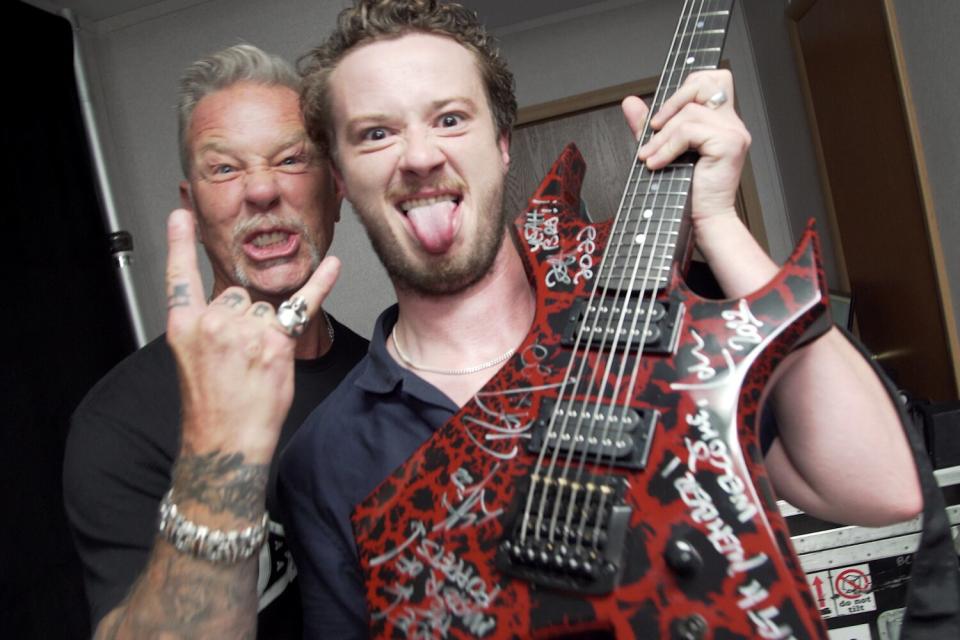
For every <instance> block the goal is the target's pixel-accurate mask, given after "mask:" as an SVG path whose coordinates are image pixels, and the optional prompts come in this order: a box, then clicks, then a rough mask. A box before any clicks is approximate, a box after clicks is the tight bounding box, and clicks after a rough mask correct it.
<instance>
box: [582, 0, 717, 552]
mask: <svg viewBox="0 0 960 640" xmlns="http://www.w3.org/2000/svg"><path fill="white" fill-rule="evenodd" d="M702 12H703V4H702V3H701V4H700V5H699V7H698V11H697V15H696V17H695V18H694V17H693V13H691V14H689V15H688V16H686V19H683V20H681V26H682V33H681V37H680V39H681V45H682V43H683V41H684V35H685V34H689V38H687V40H686V42H687V48H686V51H682V48H683V47H682V46H681V47H679V48H678V49H677V51H675V52H673V54H672V55H673V56H674V57H673V59H672V62H671V65H670V73H669V77H668V78H667V80H666V82H665V83H664V86H663V90H664V91H663V95H662V99H663V100H666V99H669V97H670V96H671V95H672V94H673V93H674V92H675V90H676V88H678V87H679V86H680V85H681V84H682V82H683V81H684V80H685V78H686V75H688V74H687V72H686V71H687V67H686V62H683V63H681V62H680V61H681V59H682V60H684V61H686V60H687V59H688V58H690V54H691V52H692V49H693V47H694V45H695V44H697V33H696V30H695V29H692V26H693V25H694V24H697V23H699V21H700V19H701V18H702ZM691 18H692V19H691ZM675 73H676V75H677V76H678V77H677V78H676V79H675V78H674V75H675ZM656 103H659V100H655V104H656ZM658 106H662V104H660V105H658ZM656 108H658V107H654V108H653V109H652V111H654V112H655V110H656ZM639 171H640V175H639V176H638V177H637V182H636V183H635V186H634V194H633V197H632V202H631V207H630V208H629V209H628V221H627V223H626V224H625V225H624V226H627V224H629V212H631V211H634V210H635V208H634V207H633V206H632V205H633V203H634V202H635V201H636V196H637V193H638V191H639V189H640V185H641V181H642V180H643V179H644V177H645V176H648V175H649V176H650V177H648V178H647V180H646V185H647V187H646V190H645V193H644V196H643V205H642V206H641V207H640V210H641V211H647V210H648V206H649V207H650V209H649V210H650V211H657V212H658V213H659V214H660V215H658V216H657V222H656V232H655V233H654V234H653V242H652V249H651V251H650V255H649V256H648V258H647V260H645V261H644V260H643V258H644V249H645V248H646V244H647V239H648V238H650V236H651V233H650V227H651V224H652V216H651V218H644V217H643V216H642V215H641V217H640V218H637V219H636V223H635V227H634V229H633V231H632V237H633V238H635V239H639V238H640V237H642V238H643V241H641V242H639V244H640V245H641V248H640V250H639V252H638V254H637V257H636V261H635V262H634V264H633V269H632V272H631V274H630V278H629V280H628V283H629V285H628V287H627V290H626V294H625V295H624V296H623V299H624V303H623V308H622V311H621V313H620V317H619V320H618V327H617V330H616V331H615V332H614V341H616V340H617V338H618V337H619V336H620V335H623V334H622V328H623V324H624V321H625V320H626V319H627V317H628V316H630V315H631V303H632V301H633V297H634V290H633V289H634V283H636V281H637V271H638V269H639V268H640V266H641V264H645V267H646V268H645V270H644V274H643V280H642V283H641V285H640V286H639V287H637V290H636V305H635V307H634V309H635V311H636V312H634V313H632V322H630V330H629V331H627V332H626V334H625V338H624V340H623V344H622V349H621V353H620V354H619V362H620V367H619V371H618V372H617V374H616V376H614V377H613V380H615V384H614V389H613V391H612V393H609V394H608V393H606V387H607V384H608V381H609V380H610V379H611V376H610V374H609V370H610V367H611V365H612V364H613V363H612V360H613V359H614V358H615V354H614V353H611V357H610V360H611V362H608V363H607V366H608V371H607V372H605V374H604V376H603V378H602V381H603V386H602V387H601V388H600V389H597V390H596V392H595V393H596V396H597V398H598V401H597V409H599V408H600V405H601V402H602V399H603V398H604V397H609V398H610V399H611V401H610V402H609V403H608V405H607V406H608V408H607V410H606V416H605V418H604V419H603V421H602V426H601V431H602V435H601V437H600V438H599V440H601V441H602V442H606V441H609V440H612V441H614V442H616V441H619V440H621V439H622V437H623V430H624V425H625V424H626V422H625V419H626V416H627V414H628V413H629V411H630V407H629V404H628V403H623V404H622V407H623V409H622V410H621V414H620V419H619V421H618V423H617V425H616V427H615V430H616V432H617V433H616V436H615V437H614V438H612V439H611V438H610V437H609V436H610V430H611V424H612V423H613V421H612V420H611V418H612V416H613V414H614V411H615V408H616V406H617V403H616V401H615V400H616V399H617V398H618V397H619V396H620V389H621V385H622V382H623V380H624V377H625V376H624V371H625V368H626V365H627V363H628V361H629V359H630V357H629V356H630V354H631V351H632V348H633V341H634V337H635V336H636V335H637V334H636V333H635V330H636V326H637V321H638V319H639V318H640V317H643V318H644V320H643V329H642V331H641V332H640V334H639V337H638V338H636V339H637V342H638V343H639V345H638V351H637V355H636V357H635V365H634V370H633V376H632V379H631V384H630V385H628V387H627V388H628V389H630V394H629V397H632V394H633V392H634V387H635V383H636V376H637V373H638V372H639V370H640V366H641V362H642V360H643V347H644V343H645V341H646V336H647V333H648V331H649V329H650V325H651V323H652V319H653V310H654V308H655V305H656V303H657V298H658V295H659V292H660V288H661V284H662V282H663V278H664V277H667V273H666V271H667V262H668V260H669V259H670V258H671V257H672V256H671V253H669V252H667V251H661V252H660V253H659V256H660V260H659V264H657V265H656V268H653V267H654V264H655V262H656V256H657V247H659V246H661V239H662V236H663V233H664V225H665V223H667V224H668V226H672V225H673V223H675V222H676V220H675V218H672V217H670V216H668V215H665V214H666V213H667V212H669V209H667V206H666V205H667V204H668V203H669V202H670V201H671V199H672V198H674V197H676V196H675V194H677V193H679V192H680V189H678V184H679V183H682V180H683V177H681V178H680V179H679V180H678V179H677V177H676V176H677V174H678V173H679V174H681V176H683V175H689V174H690V173H692V172H690V171H689V168H688V165H687V164H686V163H681V164H678V163H671V164H670V165H668V166H667V167H664V168H663V169H660V170H657V171H649V170H647V169H646V166H645V165H640V167H639ZM664 187H665V189H664ZM687 192H688V193H689V189H687ZM678 199H679V198H678ZM651 201H652V202H651ZM641 227H643V230H642V235H638V234H639V232H640V228H641ZM665 244H666V245H667V246H670V243H669V242H667V243H665ZM630 248H631V250H630V251H629V252H628V260H627V261H626V263H627V264H629V262H630V261H631V260H633V257H632V253H633V252H632V248H633V245H630ZM672 248H674V249H675V247H672ZM671 262H672V261H671ZM625 271H626V267H624V269H623V271H622V272H621V282H620V290H622V284H623V280H624V277H625V275H626V274H625ZM651 271H652V272H653V276H652V284H651ZM670 275H671V276H672V273H671V274H670ZM645 300H647V301H648V302H647V303H646V304H644V301H645ZM644 307H645V309H644ZM641 310H644V311H645V312H644V313H642V314H641V313H639V312H640V311H641ZM615 343H616V342H615ZM596 413H597V411H594V412H593V416H592V417H591V420H592V421H593V424H592V425H591V430H593V428H595V423H596V417H595V416H596ZM586 457H587V456H584V457H581V459H580V465H579V468H578V475H579V474H582V473H583V470H584V467H585V464H586ZM607 457H608V463H607V472H608V473H609V472H610V471H612V470H613V467H614V466H615V461H616V454H615V452H611V454H610V455H609V456H607ZM595 458H596V460H595V465H596V466H598V467H600V466H602V464H603V458H604V453H603V449H602V448H600V449H598V450H597V451H596V456H595ZM610 497H611V496H610V492H608V491H601V492H600V493H599V495H598V504H597V506H596V509H593V508H592V507H591V506H590V505H588V508H587V509H584V510H583V511H582V512H581V520H580V525H579V527H578V531H577V540H583V538H584V532H585V527H586V525H587V524H588V523H587V516H588V515H589V514H590V513H591V512H596V513H597V514H603V513H604V507H605V506H606V502H607V500H608V499H610ZM601 526H602V520H601V518H599V517H597V518H595V519H594V522H593V532H592V535H591V536H590V537H589V539H590V541H591V546H592V547H593V548H594V549H596V548H597V547H598V544H599V542H598V541H599V535H598V534H599V532H600V527H601Z"/></svg>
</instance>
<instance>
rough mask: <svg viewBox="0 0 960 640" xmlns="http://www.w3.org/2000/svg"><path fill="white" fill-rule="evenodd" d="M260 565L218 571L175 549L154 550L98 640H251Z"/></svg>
mask: <svg viewBox="0 0 960 640" xmlns="http://www.w3.org/2000/svg"><path fill="white" fill-rule="evenodd" d="M256 577H257V563H256V561H255V560H253V559H251V560H247V561H244V562H241V563H238V564H236V565H214V564H210V563H207V562H203V561H200V560H197V559H195V558H192V557H191V556H189V555H185V554H182V553H180V552H178V551H176V550H174V549H173V548H172V547H166V546H164V547H158V548H155V549H154V553H153V555H152V556H151V559H150V562H149V563H148V564H147V568H146V570H145V571H144V573H143V575H141V577H140V579H139V580H138V581H137V583H136V584H135V585H134V587H133V589H132V590H131V591H130V594H129V595H128V597H127V599H126V600H125V601H124V602H123V603H122V604H121V605H120V606H119V607H118V608H117V609H115V610H114V611H112V612H111V613H110V614H109V615H108V616H106V617H105V618H104V620H103V621H102V622H101V623H100V625H99V627H98V629H97V634H96V636H95V637H96V638H98V639H99V638H201V637H204V638H205V637H217V638H248V637H249V638H252V637H254V635H255V631H256V611H257V598H256V588H255V585H256Z"/></svg>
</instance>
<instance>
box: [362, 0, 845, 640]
mask: <svg viewBox="0 0 960 640" xmlns="http://www.w3.org/2000/svg"><path fill="white" fill-rule="evenodd" d="M685 5H690V6H691V7H692V8H690V9H688V8H687V7H685V10H684V11H685V17H682V18H681V26H680V28H678V34H680V35H678V38H679V40H675V43H674V48H675V49H677V51H676V52H672V53H671V55H672V56H674V58H675V59H680V58H679V57H678V56H683V55H685V56H686V57H684V58H683V59H684V60H689V57H690V55H691V53H690V51H691V50H693V49H694V47H692V46H691V45H690V43H687V44H686V45H685V44H684V42H683V38H682V34H683V33H697V32H698V30H699V31H702V32H704V33H705V32H708V31H709V32H711V33H712V32H716V31H717V29H718V28H717V26H716V25H717V24H718V23H720V22H722V27H723V28H725V26H726V21H727V20H726V19H727V16H728V15H729V9H730V6H731V5H732V0H708V1H707V2H700V3H697V2H686V3H685ZM698 5H699V8H698ZM690 11H696V12H697V13H694V14H689V13H688V12H690ZM697 25H699V26H697ZM719 44H720V45H722V35H721V36H720V43H719ZM700 48H705V49H706V48H716V47H697V48H696V49H698V50H699V49H700ZM669 60H670V59H668V69H669V68H670V62H669ZM718 60H719V48H717V51H716V54H715V59H714V60H712V61H703V62H702V65H707V64H710V63H712V64H713V65H714V66H715V65H716V62H717V61H718ZM688 66H691V65H688ZM698 68H706V67H705V66H700V67H698ZM688 70H689V69H685V71H688ZM684 77H685V75H683V74H681V73H678V74H677V75H676V77H674V78H673V81H672V83H665V84H664V86H663V87H661V90H662V91H663V92H664V95H663V96H662V97H659V98H655V101H654V105H655V108H656V103H657V100H658V99H659V100H660V101H661V102H662V100H663V99H665V97H666V96H667V95H669V93H672V90H675V88H676V86H679V84H680V83H681V82H682V80H683V78H684ZM667 91H669V93H667ZM659 93H660V92H658V96H659ZM635 164H636V163H635ZM585 168H586V167H585V163H584V161H583V159H582V158H581V156H580V154H579V152H578V151H577V150H576V148H575V147H573V146H572V145H571V146H568V147H567V148H566V149H565V150H564V151H563V153H562V154H561V155H560V157H559V159H558V160H557V161H556V163H555V164H554V165H553V167H552V169H551V170H550V172H549V174H548V175H547V177H546V178H544V180H543V182H542V183H541V185H540V187H539V188H538V190H537V192H536V193H535V194H534V195H533V197H532V198H531V199H530V200H529V203H528V206H527V209H526V210H525V211H524V212H523V213H522V214H521V215H520V216H519V217H518V219H517V221H516V223H515V224H516V228H517V232H518V235H519V238H520V240H521V245H522V246H521V251H522V253H523V256H524V259H525V264H526V268H527V273H528V276H529V278H530V281H531V285H532V287H533V288H534V290H535V292H536V299H537V312H536V317H535V320H534V322H533V325H532V326H531V328H530V332H529V334H528V335H527V337H526V339H525V340H524V341H523V343H522V344H521V345H520V346H519V347H518V349H517V351H516V353H515V354H514V355H513V356H512V358H511V359H510V360H508V361H507V362H506V364H505V365H504V366H503V367H502V368H501V369H500V371H499V372H498V373H497V374H496V375H494V377H493V378H492V379H491V380H490V381H489V382H488V383H487V384H486V385H485V386H484V388H483V389H482V390H481V391H480V392H478V393H477V394H476V396H475V397H474V399H473V400H472V401H471V402H469V403H467V405H466V406H464V407H463V409H462V410H461V411H460V412H459V413H458V414H457V415H456V416H455V417H454V418H453V419H451V420H450V421H449V422H448V423H447V424H446V425H444V426H443V427H441V428H440V429H439V430H438V431H437V432H436V433H435V434H434V436H433V437H432V438H431V439H430V440H428V441H427V442H426V443H424V444H423V446H421V447H420V448H419V449H418V450H417V452H416V453H415V454H414V455H413V456H412V457H411V458H410V459H409V460H408V461H407V462H406V463H405V464H403V465H402V466H401V467H400V468H399V469H397V470H396V471H395V472H394V473H393V474H392V475H391V476H390V477H388V478H387V479H386V480H385V481H384V482H383V483H382V484H381V485H380V486H379V487H378V488H377V490H376V491H375V492H374V493H373V494H372V495H371V496H370V497H369V498H367V500H365V501H364V502H363V503H362V504H361V505H359V506H358V507H357V509H356V510H355V511H354V514H353V524H354V530H355V534H356V543H357V548H358V551H359V556H360V563H361V566H362V569H363V572H364V577H365V579H366V588H367V604H368V611H369V613H370V616H371V635H372V636H373V637H382V638H531V637H532V638H540V637H543V638H552V637H613V638H650V639H656V638H684V639H697V638H715V639H717V640H720V639H732V638H783V639H786V638H797V639H800V638H826V631H825V628H824V626H823V624H822V622H821V621H820V618H819V614H818V611H817V607H816V604H815V603H814V601H813V598H812V596H811V594H810V590H809V588H808V586H807V582H806V577H805V575H804V573H803V571H802V570H801V568H800V565H799V562H798V560H797V558H796V556H795V554H794V553H793V551H792V548H791V545H790V537H789V532H788V531H787V528H786V525H785V524H784V522H783V519H782V518H781V516H780V514H779V511H778V508H777V505H776V500H775V497H774V495H773V492H772V489H771V486H770V482H769V479H768V476H767V473H766V470H765V468H764V466H763V454H762V452H761V447H760V443H759V438H758V423H759V411H760V405H761V400H762V397H763V394H764V389H765V386H766V382H767V381H768V380H769V379H770V376H771V372H772V371H773V369H774V367H775V366H776V365H777V364H778V363H779V362H780V361H781V360H783V358H784V357H785V356H786V355H787V354H788V353H789V351H790V350H791V349H792V348H793V347H794V346H795V345H797V344H798V342H800V341H802V340H803V339H805V338H808V337H810V336H812V335H815V334H816V332H817V331H822V330H823V329H824V326H823V322H822V321H823V318H824V317H825V315H824V312H825V310H826V304H827V289H826V286H825V280H824V275H823V272H822V268H821V267H820V264H819V259H818V248H817V242H816V238H815V236H814V234H813V231H812V229H808V230H807V232H806V234H805V235H804V237H803V239H802V241H801V242H800V244H799V246H798V247H797V249H796V250H795V251H794V253H793V255H792V256H791V257H790V259H789V260H788V262H787V263H786V264H785V265H784V267H783V268H782V269H781V271H780V272H779V274H778V275H777V276H776V277H775V278H774V279H773V281H771V282H770V283H768V284H767V285H766V286H765V287H764V288H762V289H761V290H759V291H757V292H755V293H754V294H752V295H750V296H747V297H744V298H740V299H735V300H722V301H721V300H705V299H702V298H700V297H698V296H697V295H695V294H694V293H693V292H691V291H690V290H689V289H688V288H687V286H686V285H685V284H684V282H683V279H682V275H683V267H684V265H685V264H686V263H687V260H688V258H689V246H688V243H687V239H688V236H689V230H688V223H687V220H688V213H687V196H688V194H689V185H690V180H691V179H692V174H693V162H692V160H691V159H689V158H681V159H680V160H679V161H678V162H676V163H674V164H673V165H671V166H669V167H667V168H665V169H664V170H661V171H657V172H648V171H646V170H645V169H644V168H643V167H642V166H636V167H635V168H636V171H635V172H634V173H632V174H631V178H630V182H629V184H628V185H627V188H626V190H625V192H624V198H623V202H622V204H621V208H620V212H619V213H618V214H617V216H615V218H614V219H613V220H611V221H608V222H604V223H592V222H590V221H588V220H587V219H586V218H585V217H584V216H582V215H581V213H580V199H579V191H580V186H581V184H582V180H583V177H584V173H585ZM827 326H829V325H827Z"/></svg>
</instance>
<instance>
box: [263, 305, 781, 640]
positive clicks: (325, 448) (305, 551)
mask: <svg viewBox="0 0 960 640" xmlns="http://www.w3.org/2000/svg"><path fill="white" fill-rule="evenodd" d="M397 315H398V309H397V306H396V305H394V306H391V307H389V308H388V309H387V310H386V311H384V312H383V313H381V314H380V317H379V318H378V319H377V323H376V326H375V327H374V333H373V337H372V338H371V340H370V347H369V351H368V353H367V355H366V357H365V358H364V359H363V360H361V361H360V362H359V363H358V364H357V365H356V366H355V367H354V368H353V370H352V371H351V372H350V373H349V374H347V376H346V377H345V378H344V379H343V382H341V384H340V386H338V387H337V388H336V389H335V390H334V391H333V393H331V394H330V395H329V396H327V398H326V400H324V402H323V403H322V404H321V405H320V406H319V407H317V408H316V409H315V410H314V411H313V413H311V414H310V416H309V417H308V418H307V421H306V422H305V423H304V424H303V426H302V427H300V429H299V430H298V431H297V433H296V435H295V436H294V437H293V439H292V440H291V441H290V443H289V444H288V445H287V447H286V449H284V451H283V454H282V458H281V463H280V475H279V485H278V488H279V496H280V499H281V501H282V503H283V505H284V509H285V512H286V513H287V514H288V516H287V520H288V527H287V538H288V544H290V546H291V548H292V551H293V557H294V562H295V563H296V565H297V571H298V577H299V580H300V592H301V595H302V598H303V605H304V607H303V615H304V637H307V638H337V639H338V640H342V639H348V638H366V637H367V630H368V622H367V609H366V591H365V589H364V586H363V579H362V575H361V571H360V562H359V559H358V558H359V556H358V554H357V549H356V545H355V544H354V538H353V528H352V526H351V524H350V514H351V512H352V511H353V509H354V507H355V506H356V505H358V504H359V503H360V502H362V501H363V500H364V499H365V498H366V497H367V496H369V495H370V494H371V493H373V490H374V489H376V488H377V486H378V485H379V484H380V483H381V482H382V481H383V480H384V479H385V478H386V477H387V476H388V475H389V474H390V473H391V472H393V471H394V470H395V469H396V468H397V467H399V466H400V465H401V464H403V463H404V462H405V461H406V460H407V459H408V458H409V457H410V456H411V455H412V454H413V452H414V451H416V449H417V448H418V447H419V446H420V445H421V444H423V442H424V441H426V440H427V439H429V438H430V436H431V435H433V433H434V431H436V430H437V429H438V428H439V427H441V426H442V425H443V424H445V423H446V422H447V421H448V420H449V419H450V418H452V417H453V415H454V414H455V413H456V412H457V411H458V410H459V408H458V407H457V405H456V404H455V403H454V402H453V401H452V400H451V399H450V398H448V397H447V396H446V395H445V394H443V393H442V392H441V391H440V390H439V389H437V388H436V387H434V386H433V385H431V384H430V383H428V382H426V381H425V380H423V379H422V378H420V377H419V376H417V375H416V374H414V373H412V372H411V371H409V370H407V369H405V368H403V367H401V366H400V365H399V364H397V362H396V361H395V360H394V359H393V356H391V355H390V354H389V353H388V352H387V336H388V335H390V331H391V330H392V329H393V325H394V324H396V322H397ZM764 414H765V416H764V417H765V418H766V416H767V415H772V414H773V412H772V411H765V412H764ZM774 433H775V428H774V427H773V425H772V424H770V423H769V422H768V421H767V420H766V419H765V420H764V424H763V427H762V429H761V440H762V441H763V442H764V444H765V445H769V443H770V441H771V440H772V437H773V436H772V434H774ZM766 449H767V446H765V447H764V452H766Z"/></svg>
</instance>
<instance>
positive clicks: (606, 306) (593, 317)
mask: <svg viewBox="0 0 960 640" xmlns="http://www.w3.org/2000/svg"><path fill="white" fill-rule="evenodd" d="M683 313H684V306H683V305H682V304H681V303H679V302H677V301H676V300H670V299H666V300H653V301H651V300H649V299H640V300H639V301H637V300H633V301H631V302H629V303H624V302H623V301H622V300H621V299H619V298H615V297H608V298H595V299H594V300H593V302H591V301H590V300H588V299H586V298H578V299H577V300H576V301H574V303H573V304H572V305H570V309H569V311H568V315H567V318H566V322H564V325H563V330H562V333H561V344H562V345H563V346H565V347H573V346H575V345H576V344H577V339H578V336H579V337H580V344H586V345H588V346H589V347H591V348H596V347H601V346H602V347H604V348H607V349H614V348H617V349H622V348H626V347H627V346H629V350H630V351H639V350H640V348H641V347H643V352H644V353H658V354H669V353H673V352H674V351H675V350H676V348H677V340H678V339H679V337H680V324H681V322H680V321H681V320H682V318H683ZM648 314H649V315H650V322H649V323H648V322H647V315H648ZM621 316H622V318H621ZM644 326H646V334H645V335H644V337H643V339H641V337H640V333H641V332H642V331H643V329H644ZM581 327H582V334H581ZM618 327H619V328H618Z"/></svg>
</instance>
